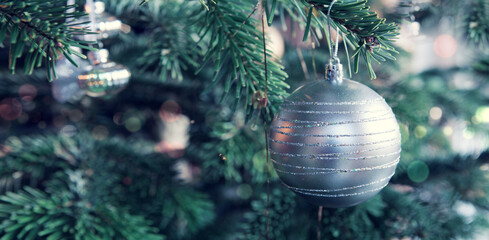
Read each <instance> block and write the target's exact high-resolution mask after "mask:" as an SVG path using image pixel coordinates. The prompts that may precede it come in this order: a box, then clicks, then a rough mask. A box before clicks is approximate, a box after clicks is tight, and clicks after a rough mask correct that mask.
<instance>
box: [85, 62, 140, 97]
mask: <svg viewBox="0 0 489 240" xmlns="http://www.w3.org/2000/svg"><path fill="white" fill-rule="evenodd" d="M130 77H131V73H130V72H129V70H128V68H126V67H124V66H122V65H121V64H117V63H115V62H112V61H108V62H105V63H100V64H97V65H94V66H90V67H88V69H87V70H86V71H85V72H84V73H82V74H80V75H79V76H78V84H79V86H80V87H81V88H82V89H83V90H84V91H85V93H86V94H87V95H88V96H91V97H101V96H106V95H114V94H117V93H119V92H120V91H122V90H123V89H124V88H126V86H127V84H128V83H129V78H130Z"/></svg>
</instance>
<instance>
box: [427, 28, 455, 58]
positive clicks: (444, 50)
mask: <svg viewBox="0 0 489 240" xmlns="http://www.w3.org/2000/svg"><path fill="white" fill-rule="evenodd" d="M433 47H434V49H435V53H436V55H438V56H439V57H441V58H451V57H453V56H454V55H455V53H456V52H457V40H455V39H454V38H453V37H452V36H450V35H448V34H443V35H440V36H438V37H437V38H436V39H435V42H434V43H433Z"/></svg>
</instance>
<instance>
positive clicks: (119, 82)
mask: <svg viewBox="0 0 489 240" xmlns="http://www.w3.org/2000/svg"><path fill="white" fill-rule="evenodd" d="M67 4H68V5H74V4H75V1H74V0H69V1H68V2H67ZM103 8H104V5H103V3H102V2H95V3H94V2H93V0H87V4H86V7H85V9H87V10H88V16H85V17H86V19H82V20H78V21H83V22H88V26H89V27H90V28H91V29H95V30H96V31H97V32H98V34H88V35H83V37H82V38H83V39H84V40H87V41H91V42H97V43H98V45H99V46H102V43H101V42H100V41H99V40H100V39H103V38H105V37H107V36H110V35H112V34H114V33H115V32H116V30H118V29H117V28H115V27H114V26H118V25H117V22H118V23H119V24H120V21H119V20H114V21H115V22H116V23H112V24H109V23H108V22H107V21H108V20H106V21H105V22H100V20H103V19H101V18H100V16H98V15H101V14H102V13H103ZM90 9H95V11H94V10H90ZM73 11H74V8H69V9H68V10H67V13H71V12H73ZM104 16H105V15H104ZM66 21H67V22H69V21H72V19H71V18H68V19H66ZM72 51H77V52H80V53H81V49H75V48H72ZM87 55H88V59H89V61H83V60H81V59H79V58H75V59H74V61H75V62H76V63H77V65H78V67H77V66H74V65H73V64H71V63H70V62H69V61H68V59H66V58H65V57H61V58H60V59H58V60H57V62H56V69H57V70H58V79H56V80H54V81H53V83H52V94H53V97H54V98H55V99H56V100H57V101H58V102H61V103H63V102H67V101H71V100H77V99H79V98H81V97H82V96H83V95H88V96H91V97H101V96H108V95H115V94H117V93H119V92H120V91H122V90H123V89H125V88H126V87H127V85H128V83H129V79H130V77H131V72H130V71H129V69H128V68H127V67H125V66H123V65H121V64H117V63H115V62H113V61H110V60H109V51H108V50H107V49H100V50H98V51H93V52H88V54H87Z"/></svg>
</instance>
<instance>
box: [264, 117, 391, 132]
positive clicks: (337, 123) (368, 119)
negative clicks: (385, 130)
mask: <svg viewBox="0 0 489 240" xmlns="http://www.w3.org/2000/svg"><path fill="white" fill-rule="evenodd" d="M390 119H396V118H395V117H393V116H392V117H385V118H365V119H361V120H350V121H343V122H323V123H318V124H313V125H311V124H308V125H295V126H278V127H272V129H281V128H290V129H293V128H311V127H325V126H332V125H342V124H350V123H367V122H377V121H383V120H390ZM278 120H281V121H285V122H295V121H299V120H288V119H282V118H279V119H278Z"/></svg>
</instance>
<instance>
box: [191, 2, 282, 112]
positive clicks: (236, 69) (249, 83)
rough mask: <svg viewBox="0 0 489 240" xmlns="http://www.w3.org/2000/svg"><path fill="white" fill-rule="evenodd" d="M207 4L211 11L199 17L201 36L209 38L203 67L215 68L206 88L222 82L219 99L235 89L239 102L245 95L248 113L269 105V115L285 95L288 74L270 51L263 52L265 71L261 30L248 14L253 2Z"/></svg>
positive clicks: (211, 87) (267, 109)
mask: <svg viewBox="0 0 489 240" xmlns="http://www.w3.org/2000/svg"><path fill="white" fill-rule="evenodd" d="M208 4H209V8H210V10H209V11H206V12H203V13H202V15H201V16H199V18H200V19H203V20H205V21H203V22H201V24H202V25H203V29H202V31H200V36H201V38H202V39H207V40H208V41H209V49H208V50H207V53H206V54H205V56H204V58H203V62H204V64H202V68H203V67H204V66H206V65H207V63H208V62H212V64H213V65H214V68H215V70H216V71H215V73H214V77H213V78H212V82H213V83H212V84H211V85H210V86H209V87H208V89H209V90H211V89H213V87H214V86H215V85H216V84H218V83H219V82H222V83H223V84H224V94H223V95H222V97H223V98H222V99H224V97H226V96H227V95H229V94H232V93H233V92H234V94H233V96H234V98H235V99H236V103H238V101H240V99H241V98H242V97H243V95H244V97H245V98H246V100H244V104H245V106H246V108H247V109H248V110H247V112H248V113H250V112H251V111H252V110H253V109H256V108H263V107H264V106H267V105H268V104H269V105H271V106H270V107H271V111H269V108H266V111H267V114H269V117H271V116H272V114H273V113H272V112H275V111H276V107H277V104H278V103H280V102H282V101H283V98H284V97H286V96H287V92H286V89H287V88H288V85H287V84H286V83H285V81H284V80H285V78H286V77H287V74H286V73H285V72H284V71H283V70H282V69H283V67H282V66H281V65H280V64H279V63H277V61H276V60H274V59H273V58H272V56H271V54H270V52H267V54H266V55H267V58H266V59H267V65H268V71H269V72H268V73H265V66H264V62H265V60H264V59H265V58H264V54H263V37H262V33H261V31H260V30H259V27H258V26H259V25H258V24H257V22H256V20H255V19H253V18H249V17H248V15H249V13H248V11H249V12H252V9H253V7H254V4H252V3H251V2H250V1H237V0H231V1H216V2H215V3H212V2H209V3H208ZM265 74H267V76H268V77H265ZM266 79H268V82H266V81H267V80H266ZM265 88H266V89H265ZM267 92H268V94H267V95H266V94H265V93H267ZM267 103H268V104H267Z"/></svg>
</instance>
